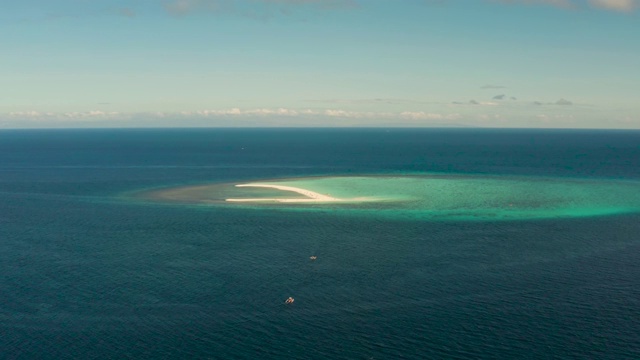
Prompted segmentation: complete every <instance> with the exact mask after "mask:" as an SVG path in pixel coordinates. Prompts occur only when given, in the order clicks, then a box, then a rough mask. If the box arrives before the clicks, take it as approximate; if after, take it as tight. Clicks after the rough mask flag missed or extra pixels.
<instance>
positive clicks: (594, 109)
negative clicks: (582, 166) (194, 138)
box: [0, 0, 640, 129]
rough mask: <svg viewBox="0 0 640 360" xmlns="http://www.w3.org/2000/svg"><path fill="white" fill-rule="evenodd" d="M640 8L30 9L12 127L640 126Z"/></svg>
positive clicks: (9, 62) (584, 4) (29, 2)
mask: <svg viewBox="0 0 640 360" xmlns="http://www.w3.org/2000/svg"><path fill="white" fill-rule="evenodd" d="M639 9H640V0H481V1H477V2H469V1H463V0H416V1H402V2H400V1H386V0H367V1H364V0H163V1H157V0H139V1H132V0H121V1H118V2H117V3H114V2H111V1H106V0H96V1H92V2H77V1H72V0H61V1H58V2H55V3H53V2H50V1H45V0H24V1H22V2H13V3H11V4H9V5H7V6H6V9H5V10H4V11H3V12H2V14H0V41H3V44H5V49H4V50H5V51H3V53H4V54H3V56H2V57H0V77H2V78H3V79H4V81H3V83H4V84H3V85H5V86H3V87H0V128H20V127H25V128H29V127H123V126H126V127H137V126H177V127H180V126H482V127H487V126H488V127H572V128H633V129H640V105H639V104H638V103H637V99H636V98H637V94H638V93H639V92H640V88H639V87H638V84H640V72H638V71H637V70H636V68H637V64H638V63H640V43H639V42H638V41H637V36H636V35H635V34H637V30H638V29H637V24H638V22H637V20H638V18H637V16H638V15H639V12H638V10H639Z"/></svg>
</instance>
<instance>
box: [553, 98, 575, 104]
mask: <svg viewBox="0 0 640 360" xmlns="http://www.w3.org/2000/svg"><path fill="white" fill-rule="evenodd" d="M555 104H556V105H560V106H568V105H573V103H572V102H571V101H569V100H566V99H560V100H558V101H556V102H555Z"/></svg>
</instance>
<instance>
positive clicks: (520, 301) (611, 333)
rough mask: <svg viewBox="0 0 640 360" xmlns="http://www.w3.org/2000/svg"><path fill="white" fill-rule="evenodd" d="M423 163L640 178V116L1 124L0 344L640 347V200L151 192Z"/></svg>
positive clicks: (150, 355)
mask: <svg viewBox="0 0 640 360" xmlns="http://www.w3.org/2000/svg"><path fill="white" fill-rule="evenodd" d="M421 172H425V173H453V174H466V175H469V176H473V175H474V174H483V175H484V174H495V175H517V176H525V177H526V176H548V177H556V178H587V179H594V180H600V179H602V180H603V181H606V180H607V179H616V180H640V132H637V131H636V132H633V131H575V130H554V131H551V130H477V129H455V130H451V129H389V130H386V129H340V130H338V129H306V130H302V129H242V130H240V129H189V130H187V129H177V130H176V129H164V130H29V131H27V130H4V131H0V358H3V359H67V358H73V359H105V358H112V359H283V358H287V359H429V358H447V359H506V358H529V359H541V358H557V359H576V358H581V359H584V358H592V359H638V358H640V215H639V214H626V215H617V216H603V217H584V218H571V219H567V218H557V219H545V220H528V221H510V222H502V221H495V222H493V221H481V222H456V221H420V220H419V219H414V220H410V221H409V220H406V221H402V220H393V219H386V218H378V217H375V216H369V217H366V216H340V214H338V213H333V212H332V211H330V210H327V211H325V212H318V211H315V212H304V211H300V212H291V211H260V210H256V209H246V208H241V207H224V206H211V207H205V206H189V205H184V204H163V203H157V202H144V201H139V199H135V197H133V196H131V194H133V193H136V192H138V191H141V190H145V189H157V188H165V187H172V186H183V185H192V184H206V183H226V182H246V181H253V180H260V179H273V178H289V177H303V176H327V175H351V174H395V175H401V174H406V173H421ZM639 191H640V189H639ZM310 255H317V256H318V260H316V261H314V262H312V261H309V256H310ZM289 296H293V297H294V298H295V303H294V304H292V305H284V304H283V301H284V299H286V298H287V297H289Z"/></svg>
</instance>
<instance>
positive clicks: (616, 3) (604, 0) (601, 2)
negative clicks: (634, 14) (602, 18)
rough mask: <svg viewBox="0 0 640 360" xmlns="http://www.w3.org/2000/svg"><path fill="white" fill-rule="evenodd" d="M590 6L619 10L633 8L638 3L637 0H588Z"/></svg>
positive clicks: (624, 10) (625, 10)
mask: <svg viewBox="0 0 640 360" xmlns="http://www.w3.org/2000/svg"><path fill="white" fill-rule="evenodd" d="M589 3H590V4H591V6H594V7H598V8H602V9H607V10H613V11H621V12H630V11H633V10H635V9H636V8H637V7H638V6H639V4H638V0H589Z"/></svg>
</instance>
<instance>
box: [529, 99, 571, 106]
mask: <svg viewBox="0 0 640 360" xmlns="http://www.w3.org/2000/svg"><path fill="white" fill-rule="evenodd" d="M533 105H536V106H543V105H558V106H571V105H573V102H571V101H569V100H567V99H560V100H558V101H556V102H551V103H543V102H540V101H534V102H533Z"/></svg>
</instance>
